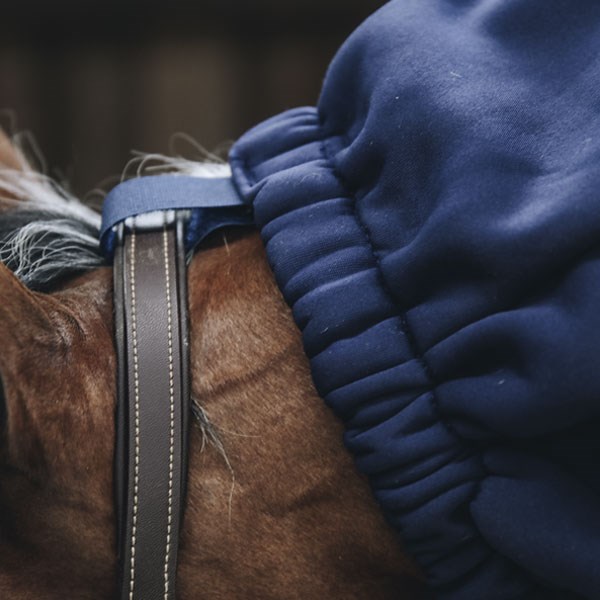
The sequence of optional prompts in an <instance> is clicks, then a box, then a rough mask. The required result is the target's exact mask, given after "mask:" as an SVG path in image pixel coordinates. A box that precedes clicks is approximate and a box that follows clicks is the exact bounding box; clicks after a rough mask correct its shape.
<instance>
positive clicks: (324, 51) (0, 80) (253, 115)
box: [0, 0, 383, 195]
mask: <svg viewBox="0 0 600 600" xmlns="http://www.w3.org/2000/svg"><path fill="white" fill-rule="evenodd" d="M6 4H8V5H9V6H3V8H2V22H1V24H0V34H1V35H0V109H7V111H6V112H4V113H3V114H2V116H1V117H0V122H1V123H2V124H3V126H5V127H15V125H14V123H12V124H11V121H14V118H13V117H15V116H16V121H17V123H16V128H17V129H29V130H31V131H32V132H33V133H34V135H35V137H36V138H37V141H38V143H39V146H40V149H41V151H42V153H43V154H44V156H45V157H46V161H47V163H48V166H49V171H50V172H51V173H53V174H58V175H59V176H63V177H66V178H67V179H68V180H69V181H70V182H71V187H72V189H73V191H75V193H77V194H80V195H84V194H85V193H86V192H88V191H89V190H91V189H92V188H94V187H96V186H101V187H104V188H107V187H110V186H111V185H112V182H113V181H114V178H116V177H117V176H118V175H119V174H120V172H121V170H122V169H123V167H124V165H125V163H126V162H127V160H128V159H129V158H130V156H131V155H130V151H131V149H137V150H143V151H146V152H166V151H168V149H169V141H170V139H171V136H172V134H173V133H176V132H184V133H186V134H189V135H191V136H192V137H193V138H195V139H197V140H198V141H199V142H201V143H202V144H203V145H204V146H205V147H206V148H208V149H210V150H213V149H215V148H217V147H218V146H219V145H222V144H223V143H227V142H231V141H232V140H234V139H236V138H237V137H238V136H239V135H240V134H242V133H243V132H244V131H245V130H246V129H248V128H249V127H251V126H252V125H254V124H256V123H258V122H259V121H261V120H263V119H264V118H267V117H269V116H271V115H274V114H276V113H278V112H280V111H282V110H284V109H286V108H291V107H294V106H301V105H305V104H314V103H315V102H316V99H317V97H318V93H319V89H320V87H321V82H322V79H323V76H324V73H325V70H326V68H327V65H328V63H329V61H330V60H331V58H332V57H333V55H334V53H335V51H336V49H337V48H338V47H339V45H340V44H341V43H342V42H343V40H344V39H345V38H346V37H347V36H348V35H349V34H350V33H351V31H352V30H353V29H354V28H355V27H356V26H357V25H358V24H360V22H361V21H362V20H363V19H364V18H365V17H366V16H368V15H369V14H370V13H372V12H373V11H374V10H375V9H376V8H378V7H379V6H381V5H382V4H383V2H382V1H375V0H254V1H253V0H247V1H245V2H244V1H243V0H218V1H217V0H204V1H203V2H201V1H194V2H192V1H185V0H171V1H170V2H164V1H163V2H157V1H156V0H119V1H117V0H43V1H39V0H20V1H19V0H16V1H13V2H11V3H6ZM178 148H180V149H181V150H182V151H183V150H184V148H185V146H183V145H178Z"/></svg>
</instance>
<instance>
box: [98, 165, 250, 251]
mask: <svg viewBox="0 0 600 600" xmlns="http://www.w3.org/2000/svg"><path fill="white" fill-rule="evenodd" d="M162 210H191V213H192V214H191V218H190V220H189V223H188V228H187V232H186V247H187V249H188V250H190V249H192V248H193V247H194V246H196V245H197V244H198V243H200V242H201V241H202V239H204V238H205V237H206V236H207V235H208V234H209V233H211V232H212V231H214V230H216V229H219V228H220V227H225V226H229V225H250V224H251V223H252V214H251V209H250V208H249V206H248V205H247V204H245V203H244V201H243V200H242V198H241V197H240V195H239V194H238V192H237V190H236V188H235V186H234V184H233V182H232V180H231V178H230V177H216V178H202V177H189V176H184V175H155V176H150V177H140V178H138V179H130V180H129V181H125V182H123V183H121V184H119V185H117V186H116V187H115V188H113V189H112V190H111V191H110V192H109V194H108V195H107V196H106V199H105V200H104V206H103V207H102V227H101V230H100V244H101V247H102V250H103V252H104V254H105V256H106V257H107V258H109V259H111V258H112V255H113V252H114V246H115V239H116V236H115V229H114V227H115V225H117V224H118V223H120V222H121V221H124V220H125V219H127V218H128V217H133V216H136V215H140V214H143V213H148V212H154V211H162Z"/></svg>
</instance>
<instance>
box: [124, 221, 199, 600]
mask: <svg viewBox="0 0 600 600" xmlns="http://www.w3.org/2000/svg"><path fill="white" fill-rule="evenodd" d="M186 217H187V214H186V213H185V211H178V212H175V211H163V212H160V213H147V214H144V215H141V216H137V217H131V218H129V219H127V220H126V221H125V222H124V223H121V224H119V225H118V226H117V228H116V235H117V243H116V245H115V262H114V299H115V325H116V327H115V330H116V344H117V359H118V365H119V366H118V405H117V449H116V454H115V473H116V494H117V513H118V515H117V516H118V541H119V563H120V595H119V597H120V598H121V600H159V599H160V600H174V598H175V579H176V571H177V551H178V545H179V544H178V542H179V530H180V526H181V520H182V514H183V502H184V497H185V480H186V473H187V464H186V456H187V437H188V415H189V373H188V372H189V357H188V325H187V307H186V302H187V293H186V268H185V250H184V243H185V232H184V222H185V219H186Z"/></svg>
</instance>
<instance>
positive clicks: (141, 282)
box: [102, 175, 251, 600]
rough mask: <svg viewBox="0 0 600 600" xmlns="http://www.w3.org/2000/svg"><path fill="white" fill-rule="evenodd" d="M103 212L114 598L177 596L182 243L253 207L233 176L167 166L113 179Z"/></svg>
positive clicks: (185, 395)
mask: <svg viewBox="0 0 600 600" xmlns="http://www.w3.org/2000/svg"><path fill="white" fill-rule="evenodd" d="M192 179H193V181H190V180H192ZM213 194H214V195H213ZM218 194H220V196H219V195H218ZM190 195H191V196H190ZM103 219H104V221H103V228H102V243H103V247H104V249H105V252H106V254H107V256H109V257H113V256H114V269H113V270H114V306H115V340H116V350H117V362H118V377H117V378H118V386H117V390H118V398H117V414H116V429H117V432H116V451H115V492H116V507H117V521H118V523H117V530H118V536H117V537H118V553H119V565H120V583H119V586H120V591H119V598H120V599H121V600H174V598H175V579H176V573H177V552H178V545H179V530H180V525H181V522H182V518H183V506H184V499H185V484H186V477H187V438H188V420H189V410H190V391H189V356H188V337H189V334H188V318H187V291H186V249H188V250H189V249H190V248H193V247H194V246H195V245H196V244H197V243H199V241H201V239H202V238H203V237H204V236H206V235H207V234H208V233H210V232H211V231H214V230H215V229H217V228H218V227H223V226H225V225H232V224H235V225H242V224H249V223H250V219H251V216H250V214H249V211H248V209H247V208H246V207H244V206H243V205H242V202H241V200H240V199H239V197H238V196H237V193H236V192H235V189H234V188H233V186H232V185H231V183H230V182H229V183H227V184H225V182H224V181H222V180H221V182H220V183H218V184H216V183H215V180H213V179H195V178H190V177H181V176H167V175H163V176H158V177H148V178H141V179H136V180H131V181H128V182H127V183H124V184H121V185H120V186H118V187H117V188H115V189H114V190H113V191H112V192H111V193H110V194H109V195H108V196H107V198H106V200H105V206H104V211H103Z"/></svg>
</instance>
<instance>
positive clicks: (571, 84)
mask: <svg viewBox="0 0 600 600" xmlns="http://www.w3.org/2000/svg"><path fill="white" fill-rule="evenodd" d="M599 33H600V6H599V5H597V4H596V3H594V2H581V3H578V4H577V7H575V6H574V5H573V3H570V4H569V3H567V2H564V1H558V0H551V1H548V0H546V1H544V2H542V1H541V0H528V1H520V0H511V1H510V2H506V1H505V0H502V1H500V0H498V1H490V0H488V1H485V2H476V1H473V0H471V1H464V0H463V1H458V0H456V1H450V0H437V1H434V0H401V1H396V2H391V3H389V4H388V5H386V6H385V7H384V8H383V9H381V10H380V11H378V12H377V13H375V15H374V16H373V17H371V18H370V19H369V20H367V21H366V22H365V24H363V25H362V26H361V27H360V28H359V29H358V30H357V31H356V32H355V33H354V34H353V35H352V36H351V37H350V38H349V40H348V41H347V42H346V44H345V45H344V46H343V47H342V49H341V50H340V52H339V53H338V55H337V56H336V58H335V60H334V61H333V63H332V66H331V67H330V69H329V72H328V75H327V78H326V80H325V84H324V88H323V92H322V95H321V98H320V100H319V105H318V107H317V108H312V107H307V108H300V109H295V110H292V111H288V112H286V113H283V114H282V115H279V116H277V117H274V118H272V119H270V120H268V121H266V122H265V123H262V124H261V125H259V126H257V127H256V128H254V129H252V130H251V131H249V132H248V133H247V134H246V135H245V136H244V137H242V139H241V140H240V141H239V142H238V143H237V144H236V145H235V146H234V148H233V149H232V152H231V155H230V162H231V165H232V169H233V173H234V179H235V182H236V185H237V186H238V188H239V190H240V191H241V193H242V195H243V196H244V197H245V199H246V200H247V201H248V202H250V203H252V204H253V206H254V216H255V221H256V223H257V225H258V226H259V228H260V229H261V233H262V236H263V239H264V242H265V247H266V250H267V254H268V257H269V260H270V262H271V265H272V267H273V270H274V273H275V276H276V278H277V282H278V284H279V286H280V288H281V290H282V292H283V295H284V297H285V298H286V300H287V302H288V303H289V304H290V306H291V307H292V310H293V314H294V318H295V320H296V322H297V324H298V326H299V328H300V329H301V330H302V334H303V339H304V344H305V350H306V354H307V356H308V357H309V359H310V362H311V368H312V373H313V378H314V381H315V384H316V387H317V389H318V391H319V393H320V394H321V396H322V397H323V398H324V400H325V401H326V402H327V404H328V405H329V406H330V407H331V408H332V409H333V410H334V411H335V413H336V414H337V415H338V416H339V417H340V418H341V419H342V420H343V422H344V424H345V427H346V433H345V442H346V444H347V446H348V448H349V449H350V451H351V452H352V453H353V455H354V457H355V460H356V464H357V466H358V468H359V469H360V470H361V471H362V472H364V473H366V474H367V475H368V477H369V480H370V483H371V486H372V489H373V493H374V495H375V497H376V499H377V501H378V503H379V504H380V506H381V508H382V510H383V512H384V513H385V516H386V518H387V519H388V521H389V522H390V523H391V524H392V525H393V526H394V527H395V528H396V529H397V531H398V534H399V536H400V538H401V539H402V542H403V543H404V544H405V545H406V547H407V548H408V549H409V551H410V552H411V553H412V554H413V555H414V556H415V558H416V559H417V560H418V562H419V563H420V564H421V565H422V567H423V569H424V571H425V573H426V575H427V578H428V581H429V583H430V584H431V586H432V588H433V589H434V590H435V592H436V596H437V597H439V598H443V599H444V600H455V599H456V600H470V599H478V600H479V599H484V598H485V599H487V598H490V599H496V598H498V599H521V598H522V599H532V598H560V599H567V598H600V561H598V557H599V556H600V463H599V461H598V456H599V451H600V435H598V431H599V430H600V428H599V426H600V401H599V398H600V368H599V365H598V360H599V358H598V357H599V356H600V252H599V248H598V240H599V239H600V237H599V234H600V195H599V190H600V161H599V159H600V85H598V84H599V83H600V35H599Z"/></svg>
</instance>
